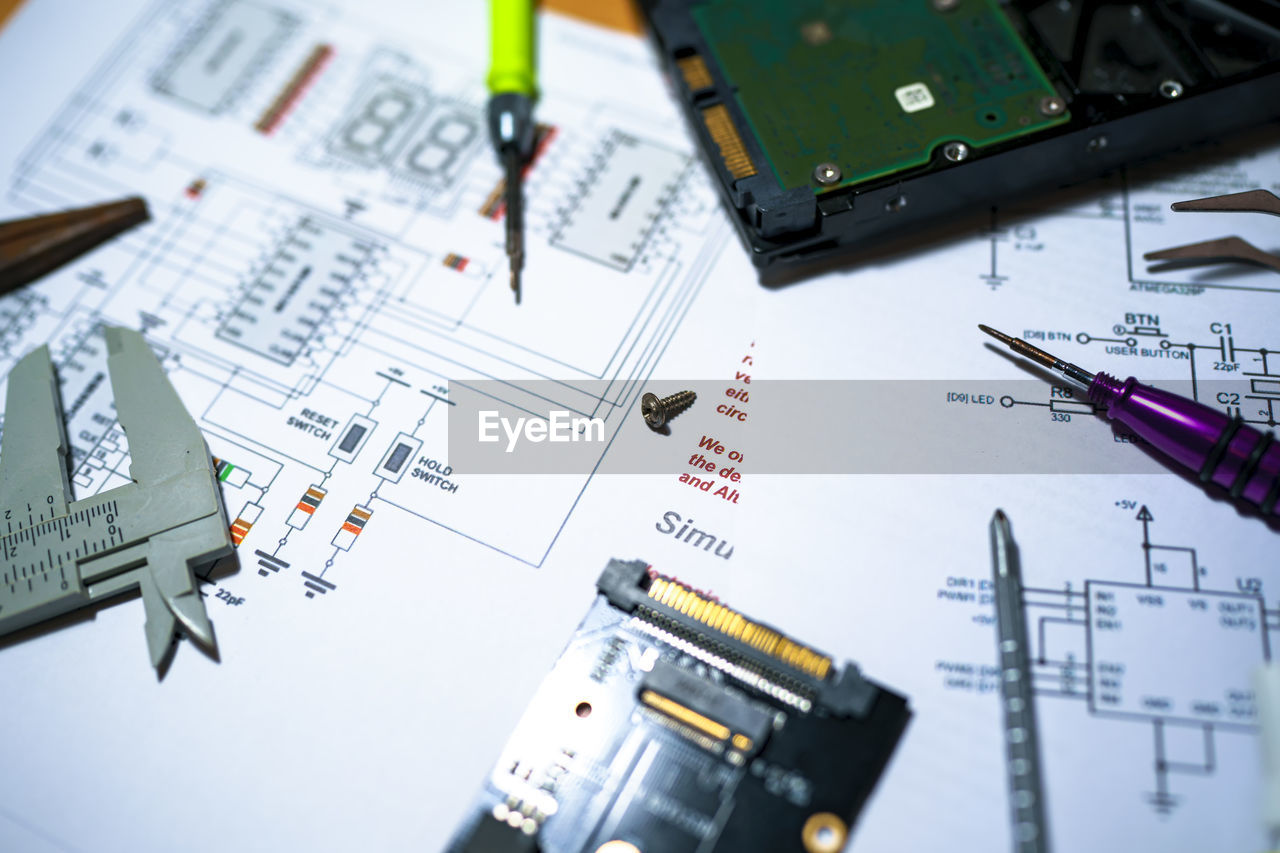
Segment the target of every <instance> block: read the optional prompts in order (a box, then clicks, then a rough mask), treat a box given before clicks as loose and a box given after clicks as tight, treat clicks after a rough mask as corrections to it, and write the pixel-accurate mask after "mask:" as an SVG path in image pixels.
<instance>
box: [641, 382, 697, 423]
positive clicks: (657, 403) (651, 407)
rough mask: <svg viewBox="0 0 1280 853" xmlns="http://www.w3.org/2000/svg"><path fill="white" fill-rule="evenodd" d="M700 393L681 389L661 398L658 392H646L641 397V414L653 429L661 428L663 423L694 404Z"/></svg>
mask: <svg viewBox="0 0 1280 853" xmlns="http://www.w3.org/2000/svg"><path fill="white" fill-rule="evenodd" d="M696 399H698V395H697V394H695V393H693V392H692V391H681V392H679V393H678V394H672V395H671V396H670V397H662V398H661V399H659V397H658V395H657V394H645V395H644V396H643V397H641V398H640V414H642V415H644V422H645V423H647V424H648V425H649V426H650V427H652V428H653V429H660V428H661V427H662V426H663V424H665V423H666V422H667V421H669V420H671V419H672V418H674V417H675V416H676V415H678V414H680V413H681V412H683V411H684V410H685V409H687V408H689V407H690V406H692V405H693V401H694V400H696Z"/></svg>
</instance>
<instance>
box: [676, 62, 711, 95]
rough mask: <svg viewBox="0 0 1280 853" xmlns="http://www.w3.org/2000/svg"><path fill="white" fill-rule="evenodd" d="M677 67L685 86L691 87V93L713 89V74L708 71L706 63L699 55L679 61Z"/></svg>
mask: <svg viewBox="0 0 1280 853" xmlns="http://www.w3.org/2000/svg"><path fill="white" fill-rule="evenodd" d="M676 67H677V68H679V69H680V74H681V76H683V77H684V84H685V85H686V86H688V87H689V91H690V92H700V91H702V90H703V89H710V88H711V85H712V84H711V72H710V71H709V70H707V63H706V61H705V60H703V58H702V57H701V56H698V54H696V53H695V54H694V55H693V56H686V57H684V58H683V59H677V60H676Z"/></svg>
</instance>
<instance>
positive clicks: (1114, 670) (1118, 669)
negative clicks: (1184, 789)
mask: <svg viewBox="0 0 1280 853" xmlns="http://www.w3.org/2000/svg"><path fill="white" fill-rule="evenodd" d="M1085 595H1086V601H1087V602H1088V607H1089V617H1090V618H1089V621H1088V623H1087V629H1086V630H1087V631H1088V640H1087V642H1088V647H1089V649H1090V650H1091V654H1092V664H1093V665H1092V666H1090V667H1089V679H1090V684H1089V702H1090V708H1091V710H1093V711H1095V712H1097V713H1100V714H1124V715H1128V716H1138V717H1142V718H1152V717H1158V718H1160V719H1162V720H1169V721H1172V720H1185V721H1186V722H1189V723H1215V724H1227V725H1238V726H1252V725H1255V724H1256V715H1257V711H1256V708H1255V707H1254V702H1253V688H1252V686H1251V685H1252V682H1251V678H1252V675H1253V671H1254V670H1255V669H1256V668H1257V667H1258V666H1259V665H1260V664H1262V663H1263V662H1264V661H1266V660H1267V658H1268V656H1269V655H1268V651H1267V634H1266V628H1265V621H1264V614H1263V607H1262V599H1261V598H1259V597H1258V596H1257V595H1247V594H1242V593H1234V592H1207V591H1204V590H1189V589H1171V588H1168V587H1151V586H1146V585H1143V584H1124V583H1109V582H1102V581H1087V582H1086V583H1085ZM1206 649H1213V650H1215V653H1214V654H1212V655H1207V654H1205V650H1206ZM1175 662H1176V663H1175Z"/></svg>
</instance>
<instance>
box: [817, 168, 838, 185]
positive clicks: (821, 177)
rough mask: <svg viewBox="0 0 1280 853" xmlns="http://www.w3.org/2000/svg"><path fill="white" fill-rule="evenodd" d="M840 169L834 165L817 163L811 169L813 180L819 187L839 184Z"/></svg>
mask: <svg viewBox="0 0 1280 853" xmlns="http://www.w3.org/2000/svg"><path fill="white" fill-rule="evenodd" d="M840 178H841V174H840V167H839V166H837V165H836V164H835V163H819V164H818V165H816V166H814V167H813V180H814V181H815V182H817V183H818V184H819V185H821V186H824V187H829V186H831V185H832V184H838V183H840Z"/></svg>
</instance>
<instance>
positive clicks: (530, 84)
mask: <svg viewBox="0 0 1280 853" xmlns="http://www.w3.org/2000/svg"><path fill="white" fill-rule="evenodd" d="M489 10H490V12H491V13H492V18H491V24H490V26H491V32H490V44H491V46H492V49H493V54H492V57H491V60H492V61H491V64H490V66H489V79H488V85H489V92H490V93H492V94H494V95H500V94H506V93H509V92H510V93H515V94H519V95H525V96H527V97H530V98H536V97H537V95H538V75H537V71H536V70H535V68H534V57H533V51H534V42H533V0H490V5H489Z"/></svg>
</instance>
